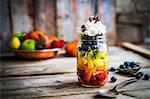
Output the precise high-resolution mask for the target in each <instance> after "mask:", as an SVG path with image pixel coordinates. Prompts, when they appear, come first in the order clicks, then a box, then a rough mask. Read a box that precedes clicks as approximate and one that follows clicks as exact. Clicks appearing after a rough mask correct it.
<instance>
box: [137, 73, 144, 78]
mask: <svg viewBox="0 0 150 99" xmlns="http://www.w3.org/2000/svg"><path fill="white" fill-rule="evenodd" d="M143 75H144V74H143V72H138V73H137V74H136V79H140V78H141V77H142V76H143Z"/></svg>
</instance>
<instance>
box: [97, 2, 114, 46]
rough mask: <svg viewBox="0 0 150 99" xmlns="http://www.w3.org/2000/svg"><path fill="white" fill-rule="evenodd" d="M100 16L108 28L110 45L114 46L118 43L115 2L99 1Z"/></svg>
mask: <svg viewBox="0 0 150 99" xmlns="http://www.w3.org/2000/svg"><path fill="white" fill-rule="evenodd" d="M97 15H98V16H100V17H101V21H102V23H103V24H104V25H106V26H107V31H108V32H107V34H108V44H109V45H114V44H115V42H116V38H117V36H116V24H115V16H116V10H115V0H98V14H97Z"/></svg>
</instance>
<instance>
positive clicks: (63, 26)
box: [57, 0, 93, 41]
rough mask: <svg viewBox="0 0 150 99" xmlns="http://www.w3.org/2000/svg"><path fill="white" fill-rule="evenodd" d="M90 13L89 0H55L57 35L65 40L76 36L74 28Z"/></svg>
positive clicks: (91, 12)
mask: <svg viewBox="0 0 150 99" xmlns="http://www.w3.org/2000/svg"><path fill="white" fill-rule="evenodd" d="M92 14H93V7H92V2H91V0H64V1H62V0H57V31H58V33H59V34H58V36H59V37H60V38H62V39H64V40H66V41H71V40H73V39H75V38H77V34H76V28H77V27H80V26H81V25H82V24H83V23H84V22H85V21H86V20H87V18H88V17H90V16H91V15H92Z"/></svg>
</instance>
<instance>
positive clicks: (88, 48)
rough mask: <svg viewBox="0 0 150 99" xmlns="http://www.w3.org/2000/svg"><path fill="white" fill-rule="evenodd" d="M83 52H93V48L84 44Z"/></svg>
mask: <svg viewBox="0 0 150 99" xmlns="http://www.w3.org/2000/svg"><path fill="white" fill-rule="evenodd" d="M82 50H83V51H89V50H91V47H90V46H89V45H85V44H83V45H82Z"/></svg>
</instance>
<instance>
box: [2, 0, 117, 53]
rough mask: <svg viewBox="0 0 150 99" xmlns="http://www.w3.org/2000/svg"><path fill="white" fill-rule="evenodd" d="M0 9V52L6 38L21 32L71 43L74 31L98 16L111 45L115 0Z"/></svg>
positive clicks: (17, 2)
mask: <svg viewBox="0 0 150 99" xmlns="http://www.w3.org/2000/svg"><path fill="white" fill-rule="evenodd" d="M0 7H1V8H0V10H1V11H0V12H1V21H0V25H1V30H0V33H1V38H0V40H1V42H0V43H1V46H2V52H5V50H6V47H7V45H8V39H9V38H10V36H11V35H12V34H14V33H18V32H22V31H26V32H30V31H33V30H41V31H44V32H46V33H47V34H48V35H56V36H58V37H59V38H62V39H64V40H65V41H71V40H73V39H74V38H77V34H76V28H77V27H80V26H81V25H82V24H83V23H84V22H85V21H86V20H88V18H89V17H90V16H92V15H98V16H100V18H101V20H102V22H103V24H105V25H106V26H107V27H108V28H107V29H108V35H109V38H111V39H110V40H109V44H111V45H114V44H115V40H116V35H115V0H0ZM112 38H113V39H112Z"/></svg>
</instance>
